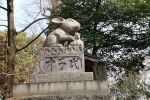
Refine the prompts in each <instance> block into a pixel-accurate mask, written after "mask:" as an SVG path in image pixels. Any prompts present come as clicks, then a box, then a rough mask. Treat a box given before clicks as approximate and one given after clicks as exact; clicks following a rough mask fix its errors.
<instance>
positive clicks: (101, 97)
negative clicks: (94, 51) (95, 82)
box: [13, 93, 115, 100]
mask: <svg viewBox="0 0 150 100" xmlns="http://www.w3.org/2000/svg"><path fill="white" fill-rule="evenodd" d="M13 100H115V96H114V95H112V94H109V93H85V94H67V95H66V94H65V95H63V94H61V95H55V96H41V95H39V96H32V97H20V98H19V97H18V98H13Z"/></svg>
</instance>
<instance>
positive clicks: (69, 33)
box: [43, 17, 80, 47]
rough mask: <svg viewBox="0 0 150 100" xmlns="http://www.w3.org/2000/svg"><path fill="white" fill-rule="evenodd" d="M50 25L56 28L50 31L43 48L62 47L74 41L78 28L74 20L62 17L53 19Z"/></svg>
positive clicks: (78, 25) (78, 24) (77, 23)
mask: <svg viewBox="0 0 150 100" xmlns="http://www.w3.org/2000/svg"><path fill="white" fill-rule="evenodd" d="M52 23H53V24H54V25H55V26H57V28H56V29H55V30H54V31H52V32H51V33H50V34H49V35H48V37H47V38H46V40H45V42H44V45H43V46H44V47H51V46H64V43H66V42H72V41H74V40H75V39H74V35H75V32H77V31H78V30H79V28H80V23H79V22H77V21H76V20H74V19H71V18H68V19H64V18H62V17H58V18H53V19H52Z"/></svg>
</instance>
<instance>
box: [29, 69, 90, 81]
mask: <svg viewBox="0 0 150 100" xmlns="http://www.w3.org/2000/svg"><path fill="white" fill-rule="evenodd" d="M87 80H93V72H60V73H56V72H53V73H49V74H36V75H31V76H30V79H29V83H41V82H66V81H87Z"/></svg>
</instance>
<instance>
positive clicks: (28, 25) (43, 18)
mask: <svg viewBox="0 0 150 100" xmlns="http://www.w3.org/2000/svg"><path fill="white" fill-rule="evenodd" d="M43 19H47V18H39V19H37V20H34V21H33V22H32V23H30V24H29V25H28V26H26V27H25V28H24V29H23V30H21V31H19V32H17V34H19V33H21V32H24V31H25V30H26V29H27V28H29V27H30V26H31V25H32V24H34V23H35V22H37V21H39V20H43Z"/></svg>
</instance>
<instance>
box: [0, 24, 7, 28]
mask: <svg viewBox="0 0 150 100" xmlns="http://www.w3.org/2000/svg"><path fill="white" fill-rule="evenodd" d="M0 26H5V27H7V28H8V26H7V25H0Z"/></svg>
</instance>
